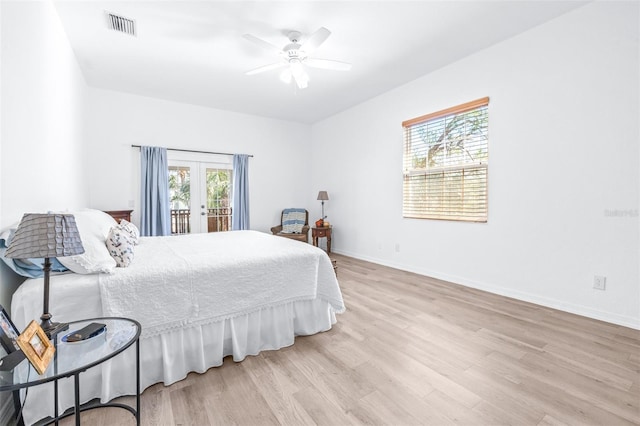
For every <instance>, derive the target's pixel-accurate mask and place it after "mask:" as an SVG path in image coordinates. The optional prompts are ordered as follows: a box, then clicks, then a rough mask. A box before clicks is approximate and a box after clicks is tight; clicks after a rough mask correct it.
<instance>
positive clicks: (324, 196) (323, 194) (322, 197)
mask: <svg viewBox="0 0 640 426" xmlns="http://www.w3.org/2000/svg"><path fill="white" fill-rule="evenodd" d="M328 199H329V194H327V191H320V192H318V200H321V201H322V220H324V219H325V218H326V216H325V215H324V202H325V201H326V200H328Z"/></svg>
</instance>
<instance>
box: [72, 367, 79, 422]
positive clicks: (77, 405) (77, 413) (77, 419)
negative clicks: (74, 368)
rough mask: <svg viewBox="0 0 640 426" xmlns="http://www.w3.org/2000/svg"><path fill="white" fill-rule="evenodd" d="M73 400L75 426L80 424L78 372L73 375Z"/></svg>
mask: <svg viewBox="0 0 640 426" xmlns="http://www.w3.org/2000/svg"><path fill="white" fill-rule="evenodd" d="M73 380H74V382H75V383H74V390H75V400H76V401H75V402H76V407H75V408H76V426H80V373H76V374H74V375H73Z"/></svg>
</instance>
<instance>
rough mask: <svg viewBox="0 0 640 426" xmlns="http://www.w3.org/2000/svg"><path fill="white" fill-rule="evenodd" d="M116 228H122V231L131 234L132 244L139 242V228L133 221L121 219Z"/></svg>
mask: <svg viewBox="0 0 640 426" xmlns="http://www.w3.org/2000/svg"><path fill="white" fill-rule="evenodd" d="M118 228H120V229H122V230H123V231H125V232H127V233H128V234H129V235H131V239H132V240H133V244H135V245H138V243H139V242H140V241H139V240H140V230H138V227H137V226H136V225H134V224H133V223H131V222H129V221H127V220H125V219H122V220H121V221H120V225H118Z"/></svg>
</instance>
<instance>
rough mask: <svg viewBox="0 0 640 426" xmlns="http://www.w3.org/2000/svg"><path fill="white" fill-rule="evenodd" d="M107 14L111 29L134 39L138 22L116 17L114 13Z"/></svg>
mask: <svg viewBox="0 0 640 426" xmlns="http://www.w3.org/2000/svg"><path fill="white" fill-rule="evenodd" d="M105 13H106V14H107V23H108V25H109V28H111V29H112V30H114V31H118V32H121V33H125V34H129V35H131V36H134V37H135V36H136V21H134V20H133V19H129V18H125V17H124V16H120V15H114V14H113V13H109V12H105Z"/></svg>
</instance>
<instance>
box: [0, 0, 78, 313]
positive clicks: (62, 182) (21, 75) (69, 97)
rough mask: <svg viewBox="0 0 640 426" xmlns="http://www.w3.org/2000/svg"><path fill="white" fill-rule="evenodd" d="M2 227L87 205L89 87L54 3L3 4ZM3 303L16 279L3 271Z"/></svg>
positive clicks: (0, 294) (0, 295) (0, 269)
mask: <svg viewBox="0 0 640 426" xmlns="http://www.w3.org/2000/svg"><path fill="white" fill-rule="evenodd" d="M1 7H2V17H1V31H2V37H1V42H2V50H1V63H2V65H1V66H2V70H1V78H2V80H1V83H2V105H1V109H2V123H1V143H0V150H1V151H2V158H1V160H0V161H1V163H0V164H1V167H0V195H1V198H0V229H4V228H6V227H7V226H9V225H11V224H13V223H15V222H17V221H19V220H20V218H21V217H22V215H23V214H24V213H26V212H44V211H47V210H64V209H71V208H76V207H79V206H84V205H86V203H87V201H88V197H87V195H88V190H87V188H88V187H87V185H86V179H84V149H83V146H84V145H83V144H84V137H83V111H84V108H85V95H86V90H87V87H86V84H85V82H84V78H83V77H82V74H81V73H80V69H79V67H78V63H77V61H76V59H75V56H74V54H73V52H72V50H71V47H70V46H69V42H68V41H67V38H66V35H65V33H64V30H63V29H62V25H61V23H60V20H59V18H58V15H57V14H56V12H55V9H54V7H53V5H52V4H51V2H48V1H47V2H12V1H3V2H2V6H1ZM0 281H1V282H0V303H2V304H3V305H4V306H5V307H8V306H9V301H10V295H11V294H12V293H13V290H14V289H15V285H16V278H15V274H13V273H11V272H8V269H7V268H5V265H4V264H2V265H1V266H0Z"/></svg>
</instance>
